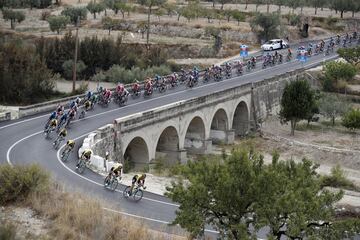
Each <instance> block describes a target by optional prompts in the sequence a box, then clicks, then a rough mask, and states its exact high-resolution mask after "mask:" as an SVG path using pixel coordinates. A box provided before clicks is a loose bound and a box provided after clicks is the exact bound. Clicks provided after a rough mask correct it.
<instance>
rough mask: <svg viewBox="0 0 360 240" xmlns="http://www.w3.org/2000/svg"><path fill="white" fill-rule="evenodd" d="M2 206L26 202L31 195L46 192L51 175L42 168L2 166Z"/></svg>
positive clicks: (0, 190) (0, 169)
mask: <svg viewBox="0 0 360 240" xmlns="http://www.w3.org/2000/svg"><path fill="white" fill-rule="evenodd" d="M0 183H1V185H0V205H1V204H6V203H9V202H16V201H21V200H25V199H26V198H27V197H28V195H29V194H31V193H36V192H44V191H46V190H47V189H48V186H49V175H48V174H47V173H46V172H45V171H44V170H43V169H42V168H40V166H38V165H36V164H33V165H29V166H19V165H16V166H14V167H12V166H10V165H0Z"/></svg>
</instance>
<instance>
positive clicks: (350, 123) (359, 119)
mask: <svg viewBox="0 0 360 240" xmlns="http://www.w3.org/2000/svg"><path fill="white" fill-rule="evenodd" d="M342 125H343V126H344V127H346V128H349V129H350V130H354V129H359V128H360V110H359V109H354V108H353V109H351V110H350V111H348V112H347V113H345V115H344V117H343V119H342Z"/></svg>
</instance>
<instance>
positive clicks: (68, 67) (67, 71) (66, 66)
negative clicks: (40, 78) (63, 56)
mask: <svg viewBox="0 0 360 240" xmlns="http://www.w3.org/2000/svg"><path fill="white" fill-rule="evenodd" d="M62 67H63V70H64V75H65V77H66V79H71V78H72V76H73V69H74V61H73V60H67V61H65V62H64V63H63V65H62ZM85 69H86V65H85V63H84V62H83V61H81V60H80V61H78V62H77V64H76V75H77V76H79V78H80V77H81V73H82V72H83V71H84V70H85Z"/></svg>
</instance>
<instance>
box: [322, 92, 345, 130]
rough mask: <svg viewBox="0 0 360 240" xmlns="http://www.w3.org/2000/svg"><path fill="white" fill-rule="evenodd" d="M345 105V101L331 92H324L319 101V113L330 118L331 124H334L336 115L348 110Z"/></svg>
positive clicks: (338, 115)
mask: <svg viewBox="0 0 360 240" xmlns="http://www.w3.org/2000/svg"><path fill="white" fill-rule="evenodd" d="M347 106H348V105H347V104H346V103H344V102H343V101H341V100H340V99H339V98H338V97H337V96H336V95H333V94H326V95H324V96H323V97H322V98H321V99H320V101H319V108H320V113H321V114H322V115H324V116H325V117H327V118H330V119H331V122H332V125H333V126H334V125H335V119H336V117H340V116H342V115H343V114H344V113H345V112H347V111H348V107H347Z"/></svg>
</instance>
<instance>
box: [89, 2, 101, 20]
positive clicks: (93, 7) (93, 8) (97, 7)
mask: <svg viewBox="0 0 360 240" xmlns="http://www.w3.org/2000/svg"><path fill="white" fill-rule="evenodd" d="M86 8H87V9H88V10H89V12H91V13H92V14H93V15H94V19H96V14H97V13H101V12H102V11H104V10H105V6H104V4H103V3H102V2H99V3H97V2H95V0H93V1H91V2H89V3H88V5H87V6H86Z"/></svg>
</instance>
